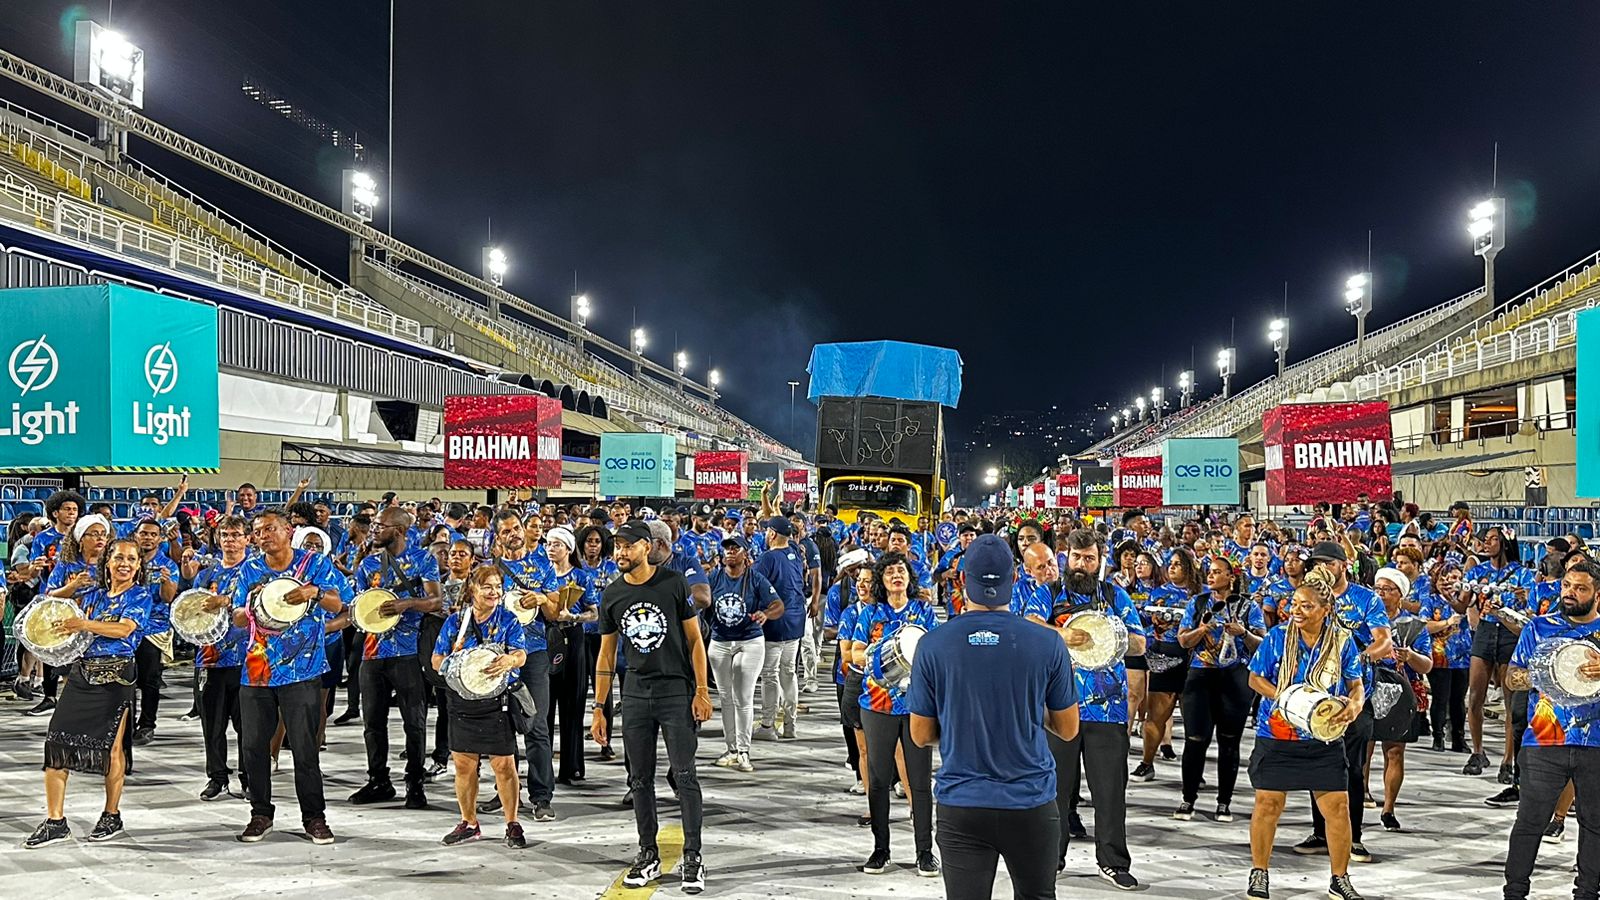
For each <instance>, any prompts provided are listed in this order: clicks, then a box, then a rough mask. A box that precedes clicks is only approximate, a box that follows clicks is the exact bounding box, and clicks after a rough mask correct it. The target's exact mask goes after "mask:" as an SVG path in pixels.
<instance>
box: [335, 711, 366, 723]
mask: <svg viewBox="0 0 1600 900" xmlns="http://www.w3.org/2000/svg"><path fill="white" fill-rule="evenodd" d="M359 718H361V710H359V709H347V710H345V711H344V712H342V713H340V714H339V715H338V717H337V718H335V719H334V720H333V724H335V725H348V724H350V723H351V722H354V721H355V720H357V719H359Z"/></svg>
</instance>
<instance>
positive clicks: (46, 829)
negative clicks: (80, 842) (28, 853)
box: [22, 818, 72, 850]
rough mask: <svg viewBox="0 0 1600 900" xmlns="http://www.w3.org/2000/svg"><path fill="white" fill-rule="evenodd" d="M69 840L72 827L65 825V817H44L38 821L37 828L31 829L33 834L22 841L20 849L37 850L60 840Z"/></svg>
mask: <svg viewBox="0 0 1600 900" xmlns="http://www.w3.org/2000/svg"><path fill="white" fill-rule="evenodd" d="M70 840H72V829H71V828H68V827H67V820H66V819H65V818H60V819H45V820H44V821H43V822H41V823H39V827H38V828H35V829H34V830H33V834H31V835H29V836H28V839H27V840H25V841H23V842H22V849H24V850H37V849H39V848H40V847H48V846H50V845H51V844H59V843H61V842H62V841H70Z"/></svg>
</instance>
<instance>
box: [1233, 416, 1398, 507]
mask: <svg viewBox="0 0 1600 900" xmlns="http://www.w3.org/2000/svg"><path fill="white" fill-rule="evenodd" d="M1262 430H1263V432H1264V434H1265V446H1266V457H1267V503H1269V504H1271V505H1272V506H1300V505H1303V504H1310V503H1316V502H1318V501H1322V500H1326V501H1327V502H1329V503H1350V502H1352V501H1355V500H1359V499H1360V496H1361V495H1362V494H1366V495H1367V497H1368V498H1369V499H1372V500H1388V499H1390V498H1392V497H1393V496H1394V482H1393V479H1392V477H1391V474H1390V471H1389V457H1390V456H1391V454H1392V452H1393V448H1394V445H1393V443H1392V436H1391V434H1390V424H1389V404H1388V403H1386V402H1384V401H1382V400H1379V401H1375V402H1371V403H1286V404H1284V405H1282V406H1279V407H1277V408H1276V409H1272V410H1270V411H1268V412H1267V414H1266V416H1265V417H1264V418H1263V421H1262Z"/></svg>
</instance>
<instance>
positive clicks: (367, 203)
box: [344, 169, 378, 223]
mask: <svg viewBox="0 0 1600 900" xmlns="http://www.w3.org/2000/svg"><path fill="white" fill-rule="evenodd" d="M377 209H378V182H377V180H376V179H374V178H373V177H372V176H371V175H369V174H368V173H366V172H361V171H357V170H356V169H345V170H344V213H345V215H347V216H351V217H353V218H356V219H359V220H361V221H362V222H364V223H365V222H371V221H372V216H373V213H375V212H376V211H377Z"/></svg>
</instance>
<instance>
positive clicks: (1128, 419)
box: [1122, 406, 1133, 425]
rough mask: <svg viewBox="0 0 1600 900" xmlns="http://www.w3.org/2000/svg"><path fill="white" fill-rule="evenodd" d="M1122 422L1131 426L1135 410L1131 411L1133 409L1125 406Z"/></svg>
mask: <svg viewBox="0 0 1600 900" xmlns="http://www.w3.org/2000/svg"><path fill="white" fill-rule="evenodd" d="M1122 421H1123V422H1124V423H1125V424H1129V425H1131V424H1133V410H1131V409H1129V408H1127V407H1126V406H1124V407H1123V408H1122Z"/></svg>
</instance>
